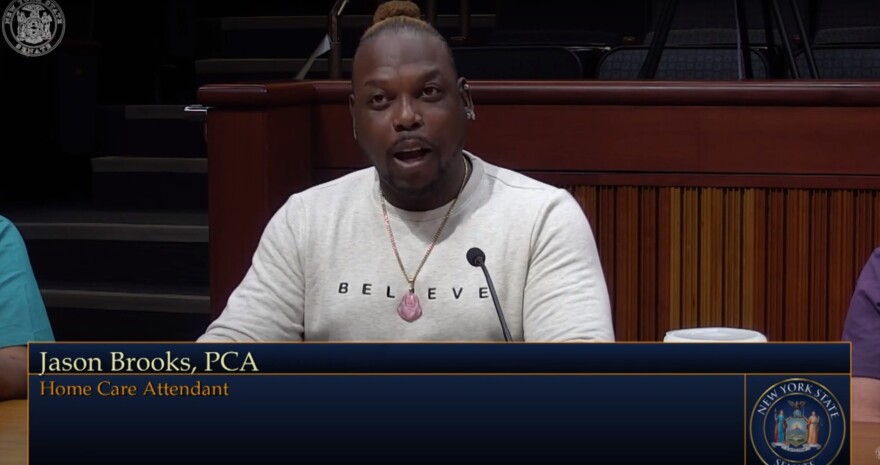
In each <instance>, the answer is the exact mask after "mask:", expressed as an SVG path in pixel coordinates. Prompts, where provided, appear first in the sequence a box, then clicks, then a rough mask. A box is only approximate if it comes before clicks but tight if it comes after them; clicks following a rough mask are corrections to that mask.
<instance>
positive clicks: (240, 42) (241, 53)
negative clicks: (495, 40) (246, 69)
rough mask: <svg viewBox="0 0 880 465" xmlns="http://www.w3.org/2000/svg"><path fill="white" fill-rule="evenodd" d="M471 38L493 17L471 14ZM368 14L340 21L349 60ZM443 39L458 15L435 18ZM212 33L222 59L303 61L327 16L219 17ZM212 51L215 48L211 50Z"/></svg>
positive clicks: (455, 31)
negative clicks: (301, 59)
mask: <svg viewBox="0 0 880 465" xmlns="http://www.w3.org/2000/svg"><path fill="white" fill-rule="evenodd" d="M470 19H471V23H470V28H471V35H473V36H475V37H483V36H488V35H489V33H490V31H492V29H493V28H494V26H495V15H494V14H482V15H471V17H470ZM372 21H373V18H372V16H370V15H345V16H343V17H342V18H341V19H340V22H339V24H340V27H341V30H340V34H341V36H342V55H343V56H345V57H352V56H353V55H354V52H355V50H356V49H357V44H358V40H359V38H360V37H361V36H362V35H363V33H364V31H366V30H367V28H368V27H369V26H370V24H372ZM437 23H438V25H439V27H438V29H439V31H440V33H441V34H443V35H444V36H445V37H454V36H458V35H460V26H459V17H458V15H457V14H456V15H438V16H437ZM214 27H215V28H216V30H215V31H212V32H213V34H214V35H215V36H216V37H217V39H216V40H217V41H218V42H219V43H220V46H219V55H213V56H214V57H225V58H303V57H307V56H309V55H311V53H312V51H313V50H314V49H315V47H316V46H317V45H318V43H319V42H320V41H321V40H322V39H323V38H324V36H325V35H326V34H327V16H256V17H254V16H244V17H226V18H220V19H219V24H217V25H216V26H214ZM215 48H216V47H215Z"/></svg>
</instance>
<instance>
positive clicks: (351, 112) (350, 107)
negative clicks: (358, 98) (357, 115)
mask: <svg viewBox="0 0 880 465" xmlns="http://www.w3.org/2000/svg"><path fill="white" fill-rule="evenodd" d="M348 113H349V115H351V133H352V135H353V136H354V140H358V133H357V127H356V126H355V124H354V94H349V95H348Z"/></svg>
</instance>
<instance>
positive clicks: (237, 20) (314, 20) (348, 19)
mask: <svg viewBox="0 0 880 465" xmlns="http://www.w3.org/2000/svg"><path fill="white" fill-rule="evenodd" d="M459 21H460V19H459V15H457V14H452V15H437V27H439V28H450V29H452V28H457V27H458V26H459ZM470 21H471V23H470V24H471V27H472V28H488V29H491V28H494V27H495V15H494V14H472V15H471V16H470ZM339 24H340V25H341V26H342V27H343V28H352V29H366V28H368V27H370V25H371V24H373V17H372V16H371V15H344V16H343V17H342V18H341V19H340V21H339ZM277 29H319V30H321V31H323V32H326V31H327V16H326V15H324V16H238V17H225V18H220V30H222V31H242V30H248V31H253V30H277Z"/></svg>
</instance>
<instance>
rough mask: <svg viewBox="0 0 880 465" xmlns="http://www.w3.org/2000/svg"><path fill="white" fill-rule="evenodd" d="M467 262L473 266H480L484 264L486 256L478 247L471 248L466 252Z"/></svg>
mask: <svg viewBox="0 0 880 465" xmlns="http://www.w3.org/2000/svg"><path fill="white" fill-rule="evenodd" d="M467 261H468V263H470V264H471V265H473V266H480V265H482V264H483V263H486V254H484V253H483V251H482V250H480V248H479V247H472V248H471V249H470V250H468V251H467Z"/></svg>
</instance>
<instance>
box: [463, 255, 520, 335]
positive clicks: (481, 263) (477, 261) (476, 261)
mask: <svg viewBox="0 0 880 465" xmlns="http://www.w3.org/2000/svg"><path fill="white" fill-rule="evenodd" d="M467 261H468V263H470V264H471V265H473V266H478V267H480V268H482V270H483V274H484V275H486V283H487V284H488V285H489V293H490V294H492V303H494V304H495V311H496V312H498V321H500V322H501V331H503V332H504V340H505V341H506V342H510V340H511V339H512V338H511V337H510V329H508V328H507V322H506V321H504V312H502V311H501V304H500V303H498V294H496V293H495V285H494V284H492V278H491V277H490V276H489V270H487V269H486V254H484V253H483V251H482V250H480V248H479V247H472V248H471V249H470V250H468V251H467Z"/></svg>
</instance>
